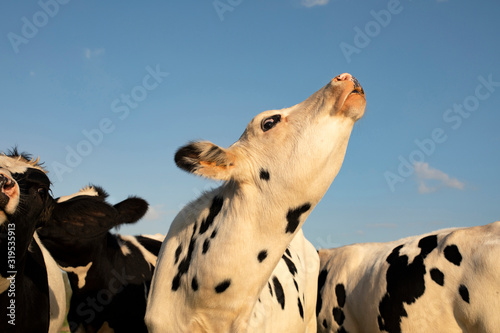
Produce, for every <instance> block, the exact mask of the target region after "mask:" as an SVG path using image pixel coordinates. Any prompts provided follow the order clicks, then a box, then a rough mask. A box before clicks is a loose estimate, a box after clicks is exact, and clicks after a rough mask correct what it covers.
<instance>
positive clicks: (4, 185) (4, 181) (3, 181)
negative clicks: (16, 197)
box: [0, 175, 14, 191]
mask: <svg viewBox="0 0 500 333" xmlns="http://www.w3.org/2000/svg"><path fill="white" fill-rule="evenodd" d="M13 187H14V182H13V181H12V180H11V179H10V178H8V177H5V176H4V175H0V190H2V191H4V190H10V189H11V188H13Z"/></svg>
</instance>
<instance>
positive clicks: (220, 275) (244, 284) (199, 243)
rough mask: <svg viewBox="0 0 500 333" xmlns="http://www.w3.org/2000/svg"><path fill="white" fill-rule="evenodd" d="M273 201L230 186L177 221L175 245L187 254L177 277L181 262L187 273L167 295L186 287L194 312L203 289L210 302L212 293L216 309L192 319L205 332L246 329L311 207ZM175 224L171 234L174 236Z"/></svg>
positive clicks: (191, 207)
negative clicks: (179, 223)
mask: <svg viewBox="0 0 500 333" xmlns="http://www.w3.org/2000/svg"><path fill="white" fill-rule="evenodd" d="M277 199H278V198H277V197H273V196H265V195H263V193H262V192H261V191H260V190H258V189H255V187H250V186H248V187H245V186H243V187H242V186H240V185H237V184H235V183H232V182H229V183H227V184H225V185H223V186H222V187H220V188H218V189H216V190H214V191H212V192H210V193H207V194H205V195H204V196H202V197H201V198H199V199H198V200H196V201H194V202H193V203H191V204H189V205H188V206H186V207H185V208H184V209H183V211H181V213H180V214H179V215H178V217H177V218H176V219H178V218H181V219H182V220H183V223H182V226H183V229H184V232H181V234H183V235H184V237H182V238H184V239H179V241H180V243H182V244H189V250H188V254H187V255H184V256H182V255H181V256H180V258H179V262H180V264H179V272H181V270H180V267H181V266H182V260H187V261H188V264H189V262H190V266H191V267H189V269H188V271H187V272H186V273H187V274H186V276H187V279H185V280H184V282H182V280H181V279H182V275H183V274H180V275H179V273H178V274H177V275H176V276H175V277H174V279H173V280H172V289H176V288H179V286H180V285H181V284H182V283H186V282H187V284H188V285H191V290H189V288H188V293H190V294H189V298H191V297H195V298H196V296H198V297H199V298H198V299H197V301H196V303H197V308H198V306H199V303H198V302H201V303H203V302H204V301H203V295H204V293H203V289H202V288H205V289H204V290H205V291H206V292H208V293H209V294H208V295H207V296H209V297H210V296H211V297H214V296H213V294H214V290H215V297H217V302H216V304H215V305H214V303H212V304H210V305H208V304H207V307H209V308H210V309H209V310H207V311H206V312H205V313H207V314H206V315H204V314H200V313H197V314H195V316H196V315H201V316H202V317H204V318H203V320H202V321H203V322H204V323H205V325H207V326H208V327H210V326H212V325H215V326H212V330H213V331H234V330H235V329H240V328H241V327H245V325H246V324H247V322H248V320H249V316H250V315H251V313H252V310H253V307H254V305H255V302H256V301H257V299H258V296H259V294H260V292H261V291H262V289H263V288H264V287H265V284H266V283H267V281H268V280H269V278H270V276H271V273H272V271H273V270H274V268H275V267H276V265H277V263H278V262H279V260H280V259H281V257H282V255H283V253H284V252H285V250H286V248H287V246H288V245H289V243H290V242H291V240H292V239H293V237H294V236H295V234H296V233H297V232H298V230H300V228H301V226H302V224H303V222H304V221H305V219H306V217H307V216H308V215H309V213H310V211H311V210H312V208H313V206H314V205H315V204H316V202H314V203H312V202H300V203H299V202H297V203H296V204H295V205H292V206H288V205H284V204H283V202H284V201H283V200H279V201H278V200H277ZM285 202H286V201H285ZM192 221H195V222H194V223H193V222H192ZM176 222H177V221H175V220H174V223H173V229H174V230H171V231H174V232H173V234H178V233H177V232H176V231H175V229H176V224H177V223H176ZM178 235H179V234H178ZM189 251H191V252H189ZM214 267H217V269H214ZM177 277H180V278H179V279H176V278H177ZM194 281H196V282H194ZM177 283H178V284H179V285H177ZM193 283H196V288H193ZM194 289H196V290H194ZM184 290H185V289H184ZM198 291H200V292H198ZM210 293H211V295H210ZM214 306H215V307H216V308H215V309H214V308H213V307H214ZM201 308H202V309H203V306H202V307H201ZM198 309H199V308H198ZM234 309H238V311H234ZM211 310H213V311H215V312H216V315H214V313H213V312H211ZM235 314H236V315H237V316H238V317H237V318H235V317H234V315H235ZM213 318H216V320H215V319H213Z"/></svg>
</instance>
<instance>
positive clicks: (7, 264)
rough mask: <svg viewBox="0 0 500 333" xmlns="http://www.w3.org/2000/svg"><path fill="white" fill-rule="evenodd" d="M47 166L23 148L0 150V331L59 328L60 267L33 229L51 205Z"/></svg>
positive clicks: (62, 306)
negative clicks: (22, 149)
mask: <svg viewBox="0 0 500 333" xmlns="http://www.w3.org/2000/svg"><path fill="white" fill-rule="evenodd" d="M49 191H50V181H49V178H48V177H47V175H46V172H45V170H44V169H43V168H42V167H41V165H40V164H38V159H37V160H33V159H31V157H30V156H28V155H26V154H20V153H18V152H17V150H13V151H12V152H10V153H9V154H0V260H1V263H0V308H1V317H0V332H58V331H59V329H60V327H61V326H62V324H63V322H64V316H65V314H66V295H65V289H64V282H63V277H62V272H61V271H60V270H59V268H58V267H57V264H56V263H55V261H54V260H53V259H52V258H51V257H50V255H49V253H48V252H47V250H46V249H45V248H44V247H43V246H42V244H41V243H40V241H39V239H38V236H37V235H36V232H35V231H36V230H37V228H39V227H41V226H43V225H44V224H45V223H46V222H47V221H48V219H49V218H50V214H51V212H52V210H53V208H54V199H53V198H52V197H51V196H50V194H49Z"/></svg>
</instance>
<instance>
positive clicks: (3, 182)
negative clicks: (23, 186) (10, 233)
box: [0, 171, 19, 224]
mask: <svg viewBox="0 0 500 333" xmlns="http://www.w3.org/2000/svg"><path fill="white" fill-rule="evenodd" d="M18 203H19V186H18V185H17V183H16V181H15V180H14V179H12V178H11V177H10V175H9V174H7V173H6V172H4V171H0V224H1V223H3V222H5V221H2V220H3V219H6V216H3V215H7V214H8V215H11V214H13V213H14V212H15V211H16V208H17V205H18Z"/></svg>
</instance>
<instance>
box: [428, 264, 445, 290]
mask: <svg viewBox="0 0 500 333" xmlns="http://www.w3.org/2000/svg"><path fill="white" fill-rule="evenodd" d="M431 279H432V280H433V281H434V282H436V283H437V284H439V285H440V286H444V274H443V272H441V271H440V270H439V269H437V268H433V269H431Z"/></svg>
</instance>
